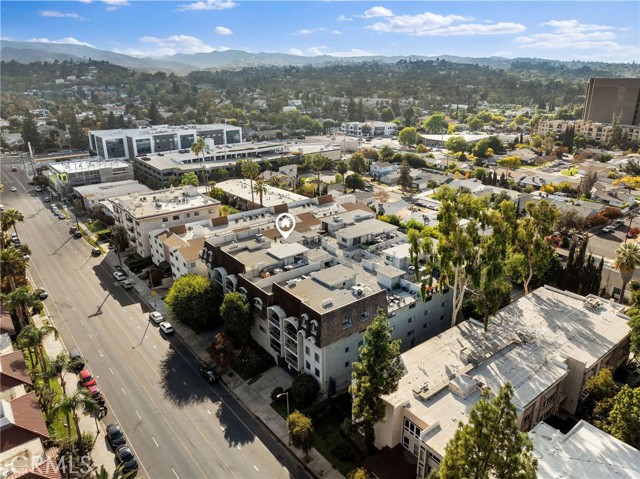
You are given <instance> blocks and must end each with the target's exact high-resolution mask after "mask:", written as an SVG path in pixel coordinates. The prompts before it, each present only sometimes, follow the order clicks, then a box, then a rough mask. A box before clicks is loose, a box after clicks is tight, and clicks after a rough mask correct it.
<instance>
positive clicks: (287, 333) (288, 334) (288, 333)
mask: <svg viewBox="0 0 640 479" xmlns="http://www.w3.org/2000/svg"><path fill="white" fill-rule="evenodd" d="M284 334H285V336H286V337H287V338H290V339H292V340H293V341H295V342H296V343H297V342H298V335H297V334H296V332H295V331H294V330H292V328H291V327H285V328H284Z"/></svg>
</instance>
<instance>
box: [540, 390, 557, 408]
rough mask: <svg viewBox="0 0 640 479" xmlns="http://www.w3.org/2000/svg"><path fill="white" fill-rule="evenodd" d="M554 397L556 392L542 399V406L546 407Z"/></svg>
mask: <svg viewBox="0 0 640 479" xmlns="http://www.w3.org/2000/svg"><path fill="white" fill-rule="evenodd" d="M555 398H556V393H553V394H552V395H551V396H549V397H548V398H546V399H545V400H544V402H543V403H542V407H546V406H548V405H549V404H551V403H552V402H553V400H554V399H555Z"/></svg>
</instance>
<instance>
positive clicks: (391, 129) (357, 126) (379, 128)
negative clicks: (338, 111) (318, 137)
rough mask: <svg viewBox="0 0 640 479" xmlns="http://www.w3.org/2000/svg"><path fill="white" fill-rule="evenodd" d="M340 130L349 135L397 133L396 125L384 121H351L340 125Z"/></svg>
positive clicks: (388, 134) (386, 134)
mask: <svg viewBox="0 0 640 479" xmlns="http://www.w3.org/2000/svg"><path fill="white" fill-rule="evenodd" d="M340 130H341V131H342V133H344V134H345V135H350V136H370V137H371V136H393V135H397V134H398V125H396V124H395V123H391V122H386V121H367V122H360V121H352V122H347V123H343V124H342V125H340ZM365 132H366V133H365Z"/></svg>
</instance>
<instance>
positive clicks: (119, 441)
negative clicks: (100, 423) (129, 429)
mask: <svg viewBox="0 0 640 479" xmlns="http://www.w3.org/2000/svg"><path fill="white" fill-rule="evenodd" d="M107 439H108V440H109V444H111V447H112V448H114V449H116V448H117V447H118V446H122V445H123V444H126V442H127V439H126V438H125V437H124V432H123V431H122V428H121V427H120V425H119V424H117V423H115V422H114V423H111V424H109V425H108V426H107Z"/></svg>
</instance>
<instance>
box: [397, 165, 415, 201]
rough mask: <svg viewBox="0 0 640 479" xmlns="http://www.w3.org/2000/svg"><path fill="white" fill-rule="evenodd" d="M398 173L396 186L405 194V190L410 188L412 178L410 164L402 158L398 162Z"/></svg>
mask: <svg viewBox="0 0 640 479" xmlns="http://www.w3.org/2000/svg"><path fill="white" fill-rule="evenodd" d="M398 173H399V174H400V175H399V177H398V186H399V187H400V188H401V189H402V193H403V194H405V195H406V194H407V190H409V189H410V188H411V185H413V178H412V177H411V166H410V165H409V163H408V162H407V160H403V161H402V163H400V169H399V171H398Z"/></svg>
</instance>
